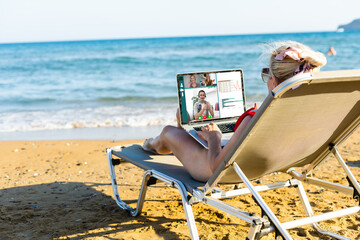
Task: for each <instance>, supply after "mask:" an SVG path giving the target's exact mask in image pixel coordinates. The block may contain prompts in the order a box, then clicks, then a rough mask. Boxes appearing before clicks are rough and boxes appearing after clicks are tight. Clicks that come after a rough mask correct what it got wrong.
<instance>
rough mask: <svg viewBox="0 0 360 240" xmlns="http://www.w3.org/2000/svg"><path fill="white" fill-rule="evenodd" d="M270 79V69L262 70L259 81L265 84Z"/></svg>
mask: <svg viewBox="0 0 360 240" xmlns="http://www.w3.org/2000/svg"><path fill="white" fill-rule="evenodd" d="M270 78H271V74H270V69H269V68H263V69H262V70H261V79H262V80H263V82H264V83H267V82H268V81H269V79H270Z"/></svg>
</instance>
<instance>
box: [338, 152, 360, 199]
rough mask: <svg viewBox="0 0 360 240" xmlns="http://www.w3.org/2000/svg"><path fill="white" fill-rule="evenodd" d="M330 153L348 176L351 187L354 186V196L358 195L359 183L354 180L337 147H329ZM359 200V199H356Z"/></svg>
mask: <svg viewBox="0 0 360 240" xmlns="http://www.w3.org/2000/svg"><path fill="white" fill-rule="evenodd" d="M331 151H332V153H333V154H334V155H335V157H336V159H337V160H338V162H339V163H340V165H341V167H342V168H343V169H344V170H345V172H346V175H347V176H348V180H349V181H350V183H351V184H352V187H354V197H355V196H356V197H358V198H359V197H360V196H359V194H360V185H359V182H358V181H357V180H356V178H355V177H354V175H353V174H352V172H351V171H350V169H349V167H348V166H347V165H346V163H345V161H344V160H343V159H342V157H341V155H340V154H339V152H338V151H337V149H336V148H335V147H334V148H332V149H331ZM358 200H360V199H358Z"/></svg>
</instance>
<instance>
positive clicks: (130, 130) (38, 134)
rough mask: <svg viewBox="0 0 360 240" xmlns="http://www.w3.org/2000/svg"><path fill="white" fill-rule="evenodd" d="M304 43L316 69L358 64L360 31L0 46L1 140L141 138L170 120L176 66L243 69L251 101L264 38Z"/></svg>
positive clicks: (260, 95)
mask: <svg viewBox="0 0 360 240" xmlns="http://www.w3.org/2000/svg"><path fill="white" fill-rule="evenodd" d="M282 40H293V41H298V42H301V43H304V44H306V45H308V46H310V47H311V48H313V49H315V50H317V51H320V52H323V53H324V54H325V55H326V56H327V51H328V49H329V47H330V46H333V47H334V48H335V50H336V52H337V54H336V55H335V56H327V60H328V63H327V65H326V66H324V67H323V68H322V70H344V69H360V32H359V31H358V32H356V31H355V32H311V33H282V34H252V35H230V36H200V37H171V38H146V39H118V40H96V41H67V42H40V43H15V44H0V89H1V91H0V140H52V139H113V140H121V139H142V138H146V137H149V136H151V135H153V134H157V133H158V132H159V131H160V130H161V128H162V127H163V126H165V125H168V124H172V125H174V124H176V121H175V112H176V109H177V89H176V75H177V74H178V73H186V72H197V71H212V70H223V69H237V68H241V69H243V71H244V81H245V92H246V99H247V104H248V106H252V105H253V104H254V103H257V104H261V102H262V100H263V99H264V98H265V97H266V95H267V88H266V84H264V83H263V82H262V81H261V78H260V71H261V69H262V68H263V67H266V66H267V59H265V58H264V57H262V56H263V52H264V48H265V47H264V46H265V45H266V44H268V43H270V42H273V41H282Z"/></svg>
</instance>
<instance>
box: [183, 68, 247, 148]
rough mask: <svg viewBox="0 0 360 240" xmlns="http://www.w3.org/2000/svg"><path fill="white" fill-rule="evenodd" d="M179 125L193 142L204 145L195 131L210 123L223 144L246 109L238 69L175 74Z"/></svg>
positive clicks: (241, 78) (239, 70)
mask: <svg viewBox="0 0 360 240" xmlns="http://www.w3.org/2000/svg"><path fill="white" fill-rule="evenodd" d="M177 89H178V99H179V110H180V124H181V126H182V127H183V128H184V130H185V131H187V132H188V133H189V134H190V135H191V136H192V137H193V138H194V139H195V140H196V141H198V142H199V143H200V144H201V145H203V146H204V147H205V148H207V147H208V146H207V142H206V141H204V140H202V139H201V138H200V137H199V136H198V135H197V131H201V127H203V126H206V125H208V124H209V123H210V122H214V123H216V124H217V125H218V126H219V128H220V130H221V131H222V140H221V145H222V146H224V145H225V144H226V143H227V142H228V141H229V140H230V138H231V136H232V135H233V133H234V126H235V123H236V121H237V119H238V118H239V116H241V115H242V114H243V113H244V112H245V111H246V103H245V91H244V82H243V72H242V70H241V69H235V70H221V71H211V72H195V73H181V74H178V75H177Z"/></svg>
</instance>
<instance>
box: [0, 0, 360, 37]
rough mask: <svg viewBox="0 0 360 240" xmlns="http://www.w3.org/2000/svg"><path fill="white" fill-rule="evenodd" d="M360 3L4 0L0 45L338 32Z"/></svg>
mask: <svg viewBox="0 0 360 240" xmlns="http://www.w3.org/2000/svg"><path fill="white" fill-rule="evenodd" d="M359 9H360V0H301V1H293V0H247V1H244V0H217V1H215V0H180V1H174V0H0V43H14V42H44V41H69V40H70V41H71V40H95V39H122V38H153V37H176V36H204V35H205V36H207V35H233V34H257V33H285V32H316V31H335V30H336V29H337V27H338V25H341V24H347V23H350V22H351V21H352V20H354V19H357V18H360V11H359Z"/></svg>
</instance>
